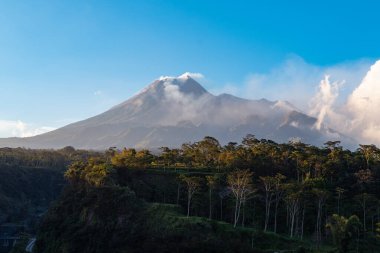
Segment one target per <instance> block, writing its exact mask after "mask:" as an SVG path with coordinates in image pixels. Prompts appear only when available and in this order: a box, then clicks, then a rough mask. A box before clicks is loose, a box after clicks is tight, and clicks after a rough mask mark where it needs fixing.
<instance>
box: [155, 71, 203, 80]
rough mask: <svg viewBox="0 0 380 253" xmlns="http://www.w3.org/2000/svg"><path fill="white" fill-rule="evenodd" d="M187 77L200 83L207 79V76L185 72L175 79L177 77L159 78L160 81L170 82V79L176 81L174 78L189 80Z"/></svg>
mask: <svg viewBox="0 0 380 253" xmlns="http://www.w3.org/2000/svg"><path fill="white" fill-rule="evenodd" d="M187 77H191V78H193V79H195V80H197V81H200V80H202V79H204V78H205V76H204V75H203V74H201V73H193V72H185V73H183V74H182V75H179V76H177V77H175V76H160V77H159V78H158V80H161V81H165V80H170V79H174V78H187Z"/></svg>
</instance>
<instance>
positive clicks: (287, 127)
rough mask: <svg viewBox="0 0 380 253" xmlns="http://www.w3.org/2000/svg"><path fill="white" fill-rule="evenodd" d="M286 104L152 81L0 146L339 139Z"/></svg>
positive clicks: (185, 82) (181, 82)
mask: <svg viewBox="0 0 380 253" xmlns="http://www.w3.org/2000/svg"><path fill="white" fill-rule="evenodd" d="M315 122H316V119H315V118H312V117H309V116H307V115H305V114H303V113H302V112H300V111H298V110H297V109H296V108H295V107H293V106H292V105H291V104H289V103H288V102H285V101H276V102H271V101H268V100H265V99H261V100H247V99H242V98H238V97H235V96H232V95H228V94H222V95H219V96H214V95H212V94H210V93H209V92H207V91H206V90H205V89H204V88H203V87H202V86H201V85H200V84H199V83H198V82H196V81H195V80H194V79H192V78H191V77H190V76H188V75H182V76H179V77H176V78H174V77H164V78H160V79H158V80H156V81H154V82H153V83H152V84H151V85H149V86H148V87H147V88H145V89H144V90H143V91H141V92H140V93H139V94H137V95H136V96H134V97H132V98H130V99H129V100H127V101H125V102H123V103H121V104H119V105H117V106H115V107H113V108H111V109H110V110H108V111H106V112H104V113H102V114H100V115H97V116H95V117H92V118H89V119H86V120H83V121H80V122H77V123H73V124H70V125H67V126H65V127H62V128H60V129H57V130H55V131H52V132H49V133H45V134H42V135H39V136H34V137H29V138H8V139H0V146H9V147H18V146H23V147H30V148H62V147H64V146H74V147H76V148H85V149H106V148H109V147H119V148H120V147H125V146H126V147H135V148H157V147H161V146H169V147H176V146H179V145H181V144H182V143H184V142H189V141H197V140H199V139H201V138H203V137H204V136H206V135H209V136H213V137H215V138H217V139H218V140H220V141H221V143H226V142H229V141H240V140H241V138H242V137H244V136H245V135H246V134H248V133H252V134H255V135H256V136H257V137H258V138H266V139H272V140H274V141H277V142H287V141H289V139H291V138H298V139H301V140H302V141H304V142H307V143H311V144H317V145H319V144H322V143H323V142H325V141H326V140H330V139H334V140H335V139H344V137H343V136H341V135H340V134H339V133H337V132H335V131H332V130H331V129H328V128H327V127H324V128H322V129H321V130H317V129H315V127H314V124H315Z"/></svg>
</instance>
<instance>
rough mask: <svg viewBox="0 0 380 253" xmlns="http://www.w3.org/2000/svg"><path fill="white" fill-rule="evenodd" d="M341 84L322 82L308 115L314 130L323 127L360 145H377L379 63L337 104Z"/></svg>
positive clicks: (379, 136)
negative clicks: (312, 117)
mask: <svg viewBox="0 0 380 253" xmlns="http://www.w3.org/2000/svg"><path fill="white" fill-rule="evenodd" d="M341 87H343V85H342V84H341V83H338V82H333V83H331V82H330V81H329V78H328V77H326V78H325V79H324V80H322V81H321V83H320V85H319V90H318V92H317V94H316V95H315V97H314V98H313V103H312V104H311V110H310V114H311V115H313V116H316V117H317V119H318V121H317V124H316V128H320V127H321V125H322V124H326V125H328V126H329V127H331V128H334V129H336V130H338V131H340V132H341V133H343V134H345V135H348V136H350V137H352V138H355V139H356V140H357V141H358V142H360V143H363V144H376V145H380V110H379V108H380V61H377V62H375V63H374V64H373V65H372V66H371V67H370V68H369V70H368V72H367V73H366V75H365V76H364V78H362V80H361V81H360V82H358V84H357V86H356V88H355V89H354V90H353V91H352V92H351V93H350V94H349V95H348V96H345V97H343V98H341V99H342V100H344V103H343V104H337V103H336V100H337V98H338V97H339V96H340V95H339V89H340V88H341Z"/></svg>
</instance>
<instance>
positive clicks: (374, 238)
mask: <svg viewBox="0 0 380 253" xmlns="http://www.w3.org/2000/svg"><path fill="white" fill-rule="evenodd" d="M65 178H66V180H67V181H68V185H67V186H66V188H65V190H64V192H63V194H62V196H61V197H60V198H59V199H58V201H57V202H56V203H55V204H54V205H53V206H52V207H51V208H50V210H49V212H48V214H47V215H46V217H45V219H44V221H43V222H42V224H41V226H40V230H39V233H38V237H37V242H36V247H35V252H39V253H42V252H110V250H111V251H112V252H192V251H199V252H273V251H275V250H287V252H339V253H341V252H379V251H380V215H379V214H380V201H379V198H380V189H379V187H380V184H379V179H380V150H379V149H378V148H377V147H376V146H375V145H360V146H359V148H358V149H357V150H355V151H350V150H346V149H344V148H343V147H342V146H340V142H339V141H329V142H326V143H325V145H324V146H323V147H315V146H311V145H307V144H304V143H301V142H297V141H293V142H289V143H285V144H278V143H275V142H273V141H270V140H266V139H260V140H259V139H257V138H256V137H255V136H254V135H247V136H246V137H245V138H243V140H242V142H241V143H232V142H231V143H228V144H227V145H224V146H222V145H220V144H219V142H218V140H216V139H215V138H213V137H209V136H207V137H205V138H204V139H203V140H200V141H198V142H195V143H185V144H183V145H182V147H181V148H178V149H171V148H168V147H162V148H161V149H160V152H157V153H152V152H150V151H149V150H136V149H131V148H124V149H122V150H117V149H116V148H110V149H109V150H107V151H106V152H105V153H104V154H103V155H97V156H94V157H90V158H87V159H79V160H76V161H74V162H72V163H71V164H70V165H69V167H68V169H67V170H66V172H65Z"/></svg>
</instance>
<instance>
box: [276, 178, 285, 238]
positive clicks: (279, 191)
mask: <svg viewBox="0 0 380 253" xmlns="http://www.w3.org/2000/svg"><path fill="white" fill-rule="evenodd" d="M285 179H286V177H285V176H284V175H282V174H280V173H277V175H276V176H275V184H274V228H273V232H275V233H277V216H278V206H279V204H280V201H281V200H282V198H283V195H284V185H283V181H284V180H285Z"/></svg>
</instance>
